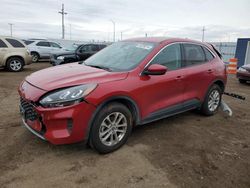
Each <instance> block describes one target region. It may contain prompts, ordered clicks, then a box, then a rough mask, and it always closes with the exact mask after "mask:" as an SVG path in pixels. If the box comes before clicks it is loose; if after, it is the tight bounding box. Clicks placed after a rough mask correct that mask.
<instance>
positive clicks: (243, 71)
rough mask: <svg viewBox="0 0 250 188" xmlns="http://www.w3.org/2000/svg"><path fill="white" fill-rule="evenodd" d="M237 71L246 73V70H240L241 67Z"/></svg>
mask: <svg viewBox="0 0 250 188" xmlns="http://www.w3.org/2000/svg"><path fill="white" fill-rule="evenodd" d="M238 71H241V72H246V71H247V70H246V69H244V68H242V67H240V68H239V69H238Z"/></svg>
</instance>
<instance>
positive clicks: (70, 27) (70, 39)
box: [69, 24, 71, 40]
mask: <svg viewBox="0 0 250 188" xmlns="http://www.w3.org/2000/svg"><path fill="white" fill-rule="evenodd" d="M69 38H70V40H71V24H69Z"/></svg>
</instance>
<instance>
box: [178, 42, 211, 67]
mask: <svg viewBox="0 0 250 188" xmlns="http://www.w3.org/2000/svg"><path fill="white" fill-rule="evenodd" d="M183 47H184V59H185V64H186V66H192V65H197V64H201V63H204V62H206V57H205V53H204V51H203V49H202V47H201V46H200V45H195V44H183Z"/></svg>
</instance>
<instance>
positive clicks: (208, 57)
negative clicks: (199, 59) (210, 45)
mask: <svg viewBox="0 0 250 188" xmlns="http://www.w3.org/2000/svg"><path fill="white" fill-rule="evenodd" d="M203 50H204V52H205V55H206V60H207V61H211V60H213V59H214V56H213V54H212V53H211V52H210V51H209V50H208V49H207V48H203Z"/></svg>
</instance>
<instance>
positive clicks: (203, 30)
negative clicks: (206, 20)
mask: <svg viewBox="0 0 250 188" xmlns="http://www.w3.org/2000/svg"><path fill="white" fill-rule="evenodd" d="M205 31H206V29H205V26H203V28H202V42H204V38H205Z"/></svg>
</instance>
